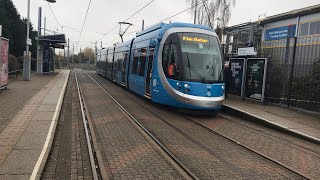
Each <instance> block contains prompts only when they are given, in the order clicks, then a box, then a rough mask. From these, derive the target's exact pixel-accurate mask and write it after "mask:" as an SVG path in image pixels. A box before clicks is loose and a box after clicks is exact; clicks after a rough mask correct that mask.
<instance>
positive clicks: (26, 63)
mask: <svg viewBox="0 0 320 180" xmlns="http://www.w3.org/2000/svg"><path fill="white" fill-rule="evenodd" d="M29 34H30V0H28V14H27V37H26V52H25V56H24V61H23V80H25V81H30V68H31V64H30V53H29V44H30V42H29Z"/></svg>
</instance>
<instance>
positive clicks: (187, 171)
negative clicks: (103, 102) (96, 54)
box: [84, 71, 200, 180]
mask: <svg viewBox="0 0 320 180" xmlns="http://www.w3.org/2000/svg"><path fill="white" fill-rule="evenodd" d="M84 72H85V71H84ZM85 74H86V75H87V76H88V77H89V78H90V79H91V80H92V81H93V82H95V83H96V85H97V86H99V87H100V88H101V90H102V91H103V92H104V93H105V94H106V95H107V96H109V97H110V98H111V99H112V100H113V102H114V103H115V104H116V105H117V106H118V107H119V108H120V109H121V110H122V111H123V112H124V113H125V114H126V115H127V116H129V117H130V119H131V120H132V121H133V122H134V123H135V124H136V125H138V126H139V127H140V128H141V129H142V130H143V131H144V132H145V133H146V134H147V135H148V136H149V137H150V138H151V139H152V140H153V141H154V142H155V143H156V144H157V145H158V146H159V147H160V148H161V149H162V150H163V151H164V153H165V154H167V155H168V157H170V158H171V159H172V161H173V162H174V163H176V166H175V167H177V166H178V167H180V168H181V170H182V171H184V172H185V173H186V174H187V175H188V177H186V179H194V180H199V179H200V178H198V177H197V176H196V175H195V174H194V173H192V171H191V170H190V169H189V168H188V167H187V166H186V165H185V164H183V163H182V162H181V161H180V160H179V159H178V158H177V157H176V156H175V155H174V154H173V153H172V152H171V151H170V150H169V149H168V148H166V146H165V145H164V144H163V143H161V141H159V140H158V139H157V138H156V137H155V136H154V135H153V134H152V133H151V132H150V131H149V130H148V129H147V128H145V127H144V126H143V125H142V124H141V123H140V122H139V121H138V120H137V119H136V118H135V117H134V116H133V115H132V114H130V113H129V112H128V111H127V110H126V109H125V108H124V107H123V106H122V105H121V104H120V103H119V102H118V101H117V100H116V99H115V98H114V97H113V96H112V95H111V94H110V93H108V92H107V91H106V90H105V89H104V88H103V87H102V86H101V85H100V84H99V83H98V82H97V81H96V80H95V79H94V78H92V77H91V76H90V75H89V74H87V73H86V72H85Z"/></svg>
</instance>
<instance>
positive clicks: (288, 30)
mask: <svg viewBox="0 0 320 180" xmlns="http://www.w3.org/2000/svg"><path fill="white" fill-rule="evenodd" d="M296 28H297V26H296V25H295V24H294V25H288V26H282V27H277V28H272V29H267V30H266V32H265V41H272V40H279V39H286V38H294V37H295V36H296Z"/></svg>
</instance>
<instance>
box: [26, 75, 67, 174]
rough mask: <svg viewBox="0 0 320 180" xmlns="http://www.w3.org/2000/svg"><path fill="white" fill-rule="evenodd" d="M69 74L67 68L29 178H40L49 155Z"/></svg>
mask: <svg viewBox="0 0 320 180" xmlns="http://www.w3.org/2000/svg"><path fill="white" fill-rule="evenodd" d="M69 75H70V70H68V72H67V77H66V79H65V82H64V84H63V88H62V91H61V94H60V97H59V100H58V103H57V106H56V109H55V113H54V115H53V118H52V122H51V125H50V128H49V132H48V135H47V137H46V141H45V144H44V146H43V149H42V151H41V154H40V156H39V158H38V160H37V163H36V165H35V167H34V169H33V172H32V174H31V177H30V180H34V179H40V177H41V174H42V173H43V170H44V167H45V164H46V162H47V159H48V157H49V153H50V149H51V147H52V143H53V138H54V134H55V131H56V126H57V122H58V119H59V116H60V111H61V107H62V103H63V99H64V95H65V91H66V88H67V83H68V80H69ZM58 82H59V81H58Z"/></svg>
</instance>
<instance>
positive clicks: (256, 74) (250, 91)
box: [244, 58, 267, 101]
mask: <svg viewBox="0 0 320 180" xmlns="http://www.w3.org/2000/svg"><path fill="white" fill-rule="evenodd" d="M246 64H247V69H246V81H245V90H244V97H246V98H251V99H255V100H260V101H264V91H265V81H266V71H267V59H265V58H248V59H247V62H246Z"/></svg>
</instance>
